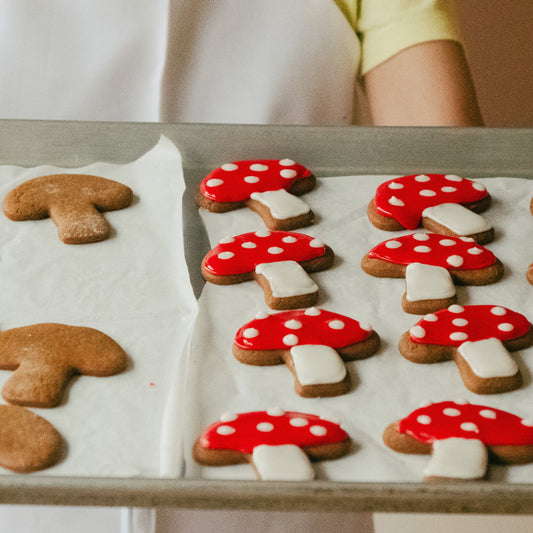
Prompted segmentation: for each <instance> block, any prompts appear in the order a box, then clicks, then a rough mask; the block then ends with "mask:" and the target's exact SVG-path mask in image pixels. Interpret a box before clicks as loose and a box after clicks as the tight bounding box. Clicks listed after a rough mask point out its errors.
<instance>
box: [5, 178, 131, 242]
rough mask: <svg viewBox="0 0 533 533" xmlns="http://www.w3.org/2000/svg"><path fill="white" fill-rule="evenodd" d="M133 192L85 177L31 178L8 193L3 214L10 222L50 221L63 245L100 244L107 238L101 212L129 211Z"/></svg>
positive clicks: (116, 183) (115, 184)
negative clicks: (48, 219) (125, 209)
mask: <svg viewBox="0 0 533 533" xmlns="http://www.w3.org/2000/svg"><path fill="white" fill-rule="evenodd" d="M132 200H133V192H132V190H131V189H130V188H129V187H127V186H126V185H124V184H122V183H118V182H116V181H113V180H109V179H106V178H102V177H99V176H90V175H85V174H52V175H49V176H41V177H39V178H34V179H31V180H28V181H25V182H24V183H21V184H20V185H19V186H18V187H16V188H15V189H13V190H11V191H10V192H9V193H8V194H7V196H6V197H5V199H4V203H3V209H4V214H5V215H6V216H7V217H8V218H9V219H11V220H15V221H22V220H41V219H44V218H48V217H50V218H51V219H52V220H53V222H54V224H55V225H56V226H57V234H58V237H59V239H60V240H61V241H62V242H64V243H65V244H87V243H92V242H98V241H103V240H105V239H107V237H108V235H109V229H110V227H109V223H108V222H107V220H106V218H105V216H104V215H103V212H104V211H114V210H117V209H124V208H125V207H128V206H129V205H130V204H131V202H132Z"/></svg>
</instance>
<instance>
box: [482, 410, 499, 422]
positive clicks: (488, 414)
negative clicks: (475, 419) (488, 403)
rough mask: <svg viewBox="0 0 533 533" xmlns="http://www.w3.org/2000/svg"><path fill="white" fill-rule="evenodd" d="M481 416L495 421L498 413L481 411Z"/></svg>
mask: <svg viewBox="0 0 533 533" xmlns="http://www.w3.org/2000/svg"><path fill="white" fill-rule="evenodd" d="M479 416H482V417H483V418H491V419H493V420H494V419H495V418H496V413H495V412H494V411H493V410H492V409H481V411H479Z"/></svg>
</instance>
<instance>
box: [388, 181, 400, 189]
mask: <svg viewBox="0 0 533 533" xmlns="http://www.w3.org/2000/svg"><path fill="white" fill-rule="evenodd" d="M389 189H403V184H402V183H397V182H395V181H391V182H390V183H389Z"/></svg>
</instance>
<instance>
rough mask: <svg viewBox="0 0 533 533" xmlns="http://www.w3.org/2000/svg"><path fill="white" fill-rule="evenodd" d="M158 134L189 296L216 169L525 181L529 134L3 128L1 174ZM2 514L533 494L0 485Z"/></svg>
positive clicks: (297, 486) (112, 154)
mask: <svg viewBox="0 0 533 533" xmlns="http://www.w3.org/2000/svg"><path fill="white" fill-rule="evenodd" d="M161 134H163V135H165V136H167V137H168V138H169V139H170V140H171V141H173V142H174V143H175V144H176V146H178V148H179V149H180V151H181V153H182V156H183V161H184V173H185V179H186V182H187V191H186V194H185V197H184V200H183V202H184V203H183V208H184V220H185V242H186V249H187V251H188V256H187V261H188V264H189V267H190V271H191V280H192V283H193V287H194V290H195V294H197V295H198V294H199V293H200V291H201V287H202V284H203V281H202V279H201V276H200V268H199V265H200V262H201V259H202V257H203V254H204V253H205V251H206V250H207V248H208V245H207V238H206V236H205V234H204V232H203V228H202V225H201V223H200V219H199V216H198V213H197V209H196V206H195V204H194V201H193V195H194V191H195V189H196V186H197V185H198V183H199V181H200V179H201V178H202V177H203V176H204V175H205V173H206V172H207V171H208V170H210V169H212V168H213V167H216V166H218V165H219V164H220V162H221V161H228V160H237V159H247V158H252V157H258V155H259V156H260V157H261V158H276V157H278V156H279V154H280V153H287V152H288V151H290V153H291V157H293V158H294V159H296V160H298V161H299V162H301V163H302V164H304V165H306V166H308V167H310V168H312V169H313V171H314V172H315V173H316V174H317V175H319V176H333V175H337V176H338V175H354V174H398V173H405V174H408V173H415V172H447V173H456V174H462V175H466V176H469V177H486V176H502V175H506V176H515V177H524V178H529V177H530V176H531V174H532V170H533V151H532V150H531V147H532V146H533V130H524V129H522V130H516V129H499V130H494V129H447V128H416V129H414V128H361V127H305V126H252V125H250V126H246V125H232V126H227V125H193V124H181V125H173V124H131V123H127V124H126V123H120V124H119V123H97V122H83V123H82V122H40V121H39V122H35V121H0V146H1V147H2V149H1V151H0V164H15V165H21V166H35V165H40V164H46V163H49V164H53V165H58V166H67V167H78V166H82V165H85V164H89V163H92V162H94V161H108V162H113V163H127V162H129V161H132V160H134V159H136V158H138V157H139V156H140V155H142V154H143V153H145V152H146V151H147V150H149V149H150V148H151V147H153V146H154V145H155V144H156V143H157V140H158V139H159V136H160V135H161ZM0 502H2V503H24V504H28V503H33V504H59V505H106V506H113V505H117V506H139V507H143V506H179V507H186V508H225V509H236V508H247V509H263V510H265V509H267V510H268V509H271V510H317V509H320V510H323V511H395V512H399V511H405V512H461V513H464V512H472V513H523V514H531V513H533V484H520V485H511V484H506V483H500V482H486V481H485V482H462V483H455V482H450V483H445V484H424V483H408V484H406V483H400V484H398V483H333V482H322V481H317V482H312V483H299V482H296V483H281V482H264V481H254V482H249V481H243V482H240V481H232V482H228V481H213V480H187V479H179V480H168V479H139V478H133V479H132V478H121V479H111V478H69V477H52V476H48V477H47V476H39V477H36V476H35V477H34V476H31V475H30V476H11V475H7V476H0Z"/></svg>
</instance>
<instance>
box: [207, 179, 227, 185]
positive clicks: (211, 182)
mask: <svg viewBox="0 0 533 533" xmlns="http://www.w3.org/2000/svg"><path fill="white" fill-rule="evenodd" d="M223 183H224V180H221V179H219V178H213V179H210V180H208V181H207V182H206V185H207V186H208V187H220V186H221V185H222V184H223Z"/></svg>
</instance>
